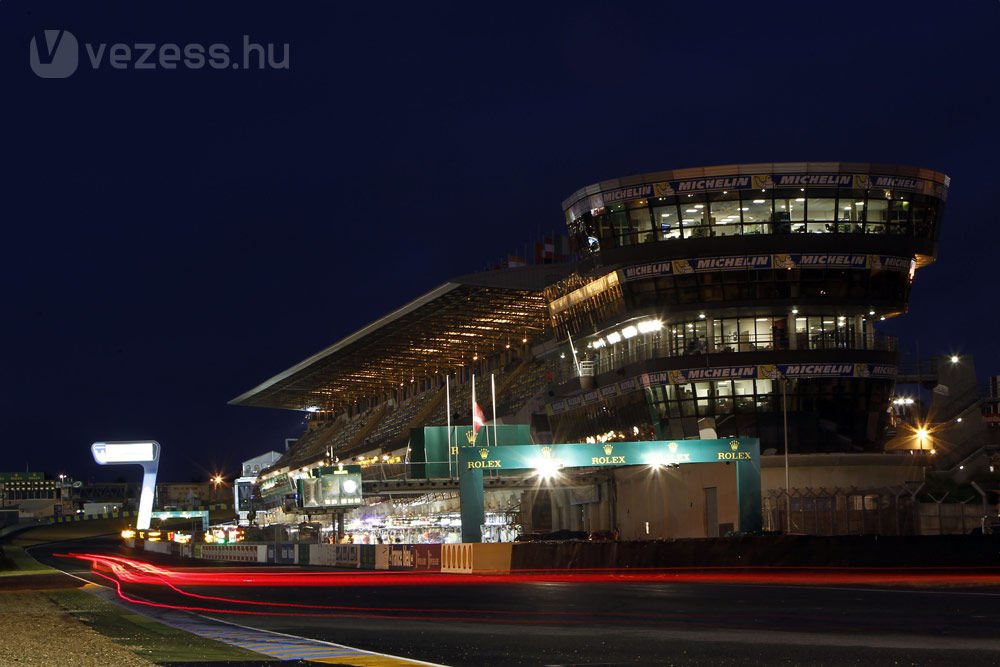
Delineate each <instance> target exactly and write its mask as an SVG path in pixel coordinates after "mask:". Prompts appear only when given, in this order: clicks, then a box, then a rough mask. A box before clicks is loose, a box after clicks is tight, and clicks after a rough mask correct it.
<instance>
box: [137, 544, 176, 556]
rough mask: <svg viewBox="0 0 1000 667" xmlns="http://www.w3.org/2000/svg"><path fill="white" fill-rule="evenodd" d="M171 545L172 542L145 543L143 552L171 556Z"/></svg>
mask: <svg viewBox="0 0 1000 667" xmlns="http://www.w3.org/2000/svg"><path fill="white" fill-rule="evenodd" d="M170 544H171V543H170V542H149V541H144V542H143V543H142V549H143V551H152V552H153V553H158V554H167V555H169V554H170V553H171V548H170Z"/></svg>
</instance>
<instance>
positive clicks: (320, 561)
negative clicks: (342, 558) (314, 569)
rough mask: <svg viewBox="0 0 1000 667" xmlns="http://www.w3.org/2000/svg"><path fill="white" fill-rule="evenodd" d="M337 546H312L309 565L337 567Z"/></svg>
mask: <svg viewBox="0 0 1000 667" xmlns="http://www.w3.org/2000/svg"><path fill="white" fill-rule="evenodd" d="M338 546H339V545H337V544H310V545H309V565H328V566H331V567H332V566H335V565H337V547H338Z"/></svg>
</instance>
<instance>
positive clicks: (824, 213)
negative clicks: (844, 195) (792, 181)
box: [806, 197, 837, 221]
mask: <svg viewBox="0 0 1000 667" xmlns="http://www.w3.org/2000/svg"><path fill="white" fill-rule="evenodd" d="M836 203H837V200H836V199H830V198H827V197H823V198H818V197H809V199H808V200H807V201H806V214H807V217H806V219H807V220H822V221H830V220H833V218H834V216H833V211H834V206H836Z"/></svg>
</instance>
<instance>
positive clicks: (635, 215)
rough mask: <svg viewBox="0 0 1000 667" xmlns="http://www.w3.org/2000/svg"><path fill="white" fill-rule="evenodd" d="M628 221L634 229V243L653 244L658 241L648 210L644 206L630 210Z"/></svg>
mask: <svg viewBox="0 0 1000 667" xmlns="http://www.w3.org/2000/svg"><path fill="white" fill-rule="evenodd" d="M628 219H629V225H630V227H631V229H632V234H633V241H632V242H633V243H651V242H653V241H655V240H656V235H655V234H654V233H653V223H652V222H651V220H650V217H649V209H648V208H646V207H645V206H642V207H641V208H633V209H631V210H629V212H628Z"/></svg>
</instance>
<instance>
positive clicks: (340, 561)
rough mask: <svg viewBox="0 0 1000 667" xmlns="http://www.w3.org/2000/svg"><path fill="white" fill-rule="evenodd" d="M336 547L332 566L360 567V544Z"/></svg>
mask: <svg viewBox="0 0 1000 667" xmlns="http://www.w3.org/2000/svg"><path fill="white" fill-rule="evenodd" d="M336 547H337V548H336V557H335V558H334V561H333V564H334V565H336V566H337V567H361V545H360V544H338V545H336Z"/></svg>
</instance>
